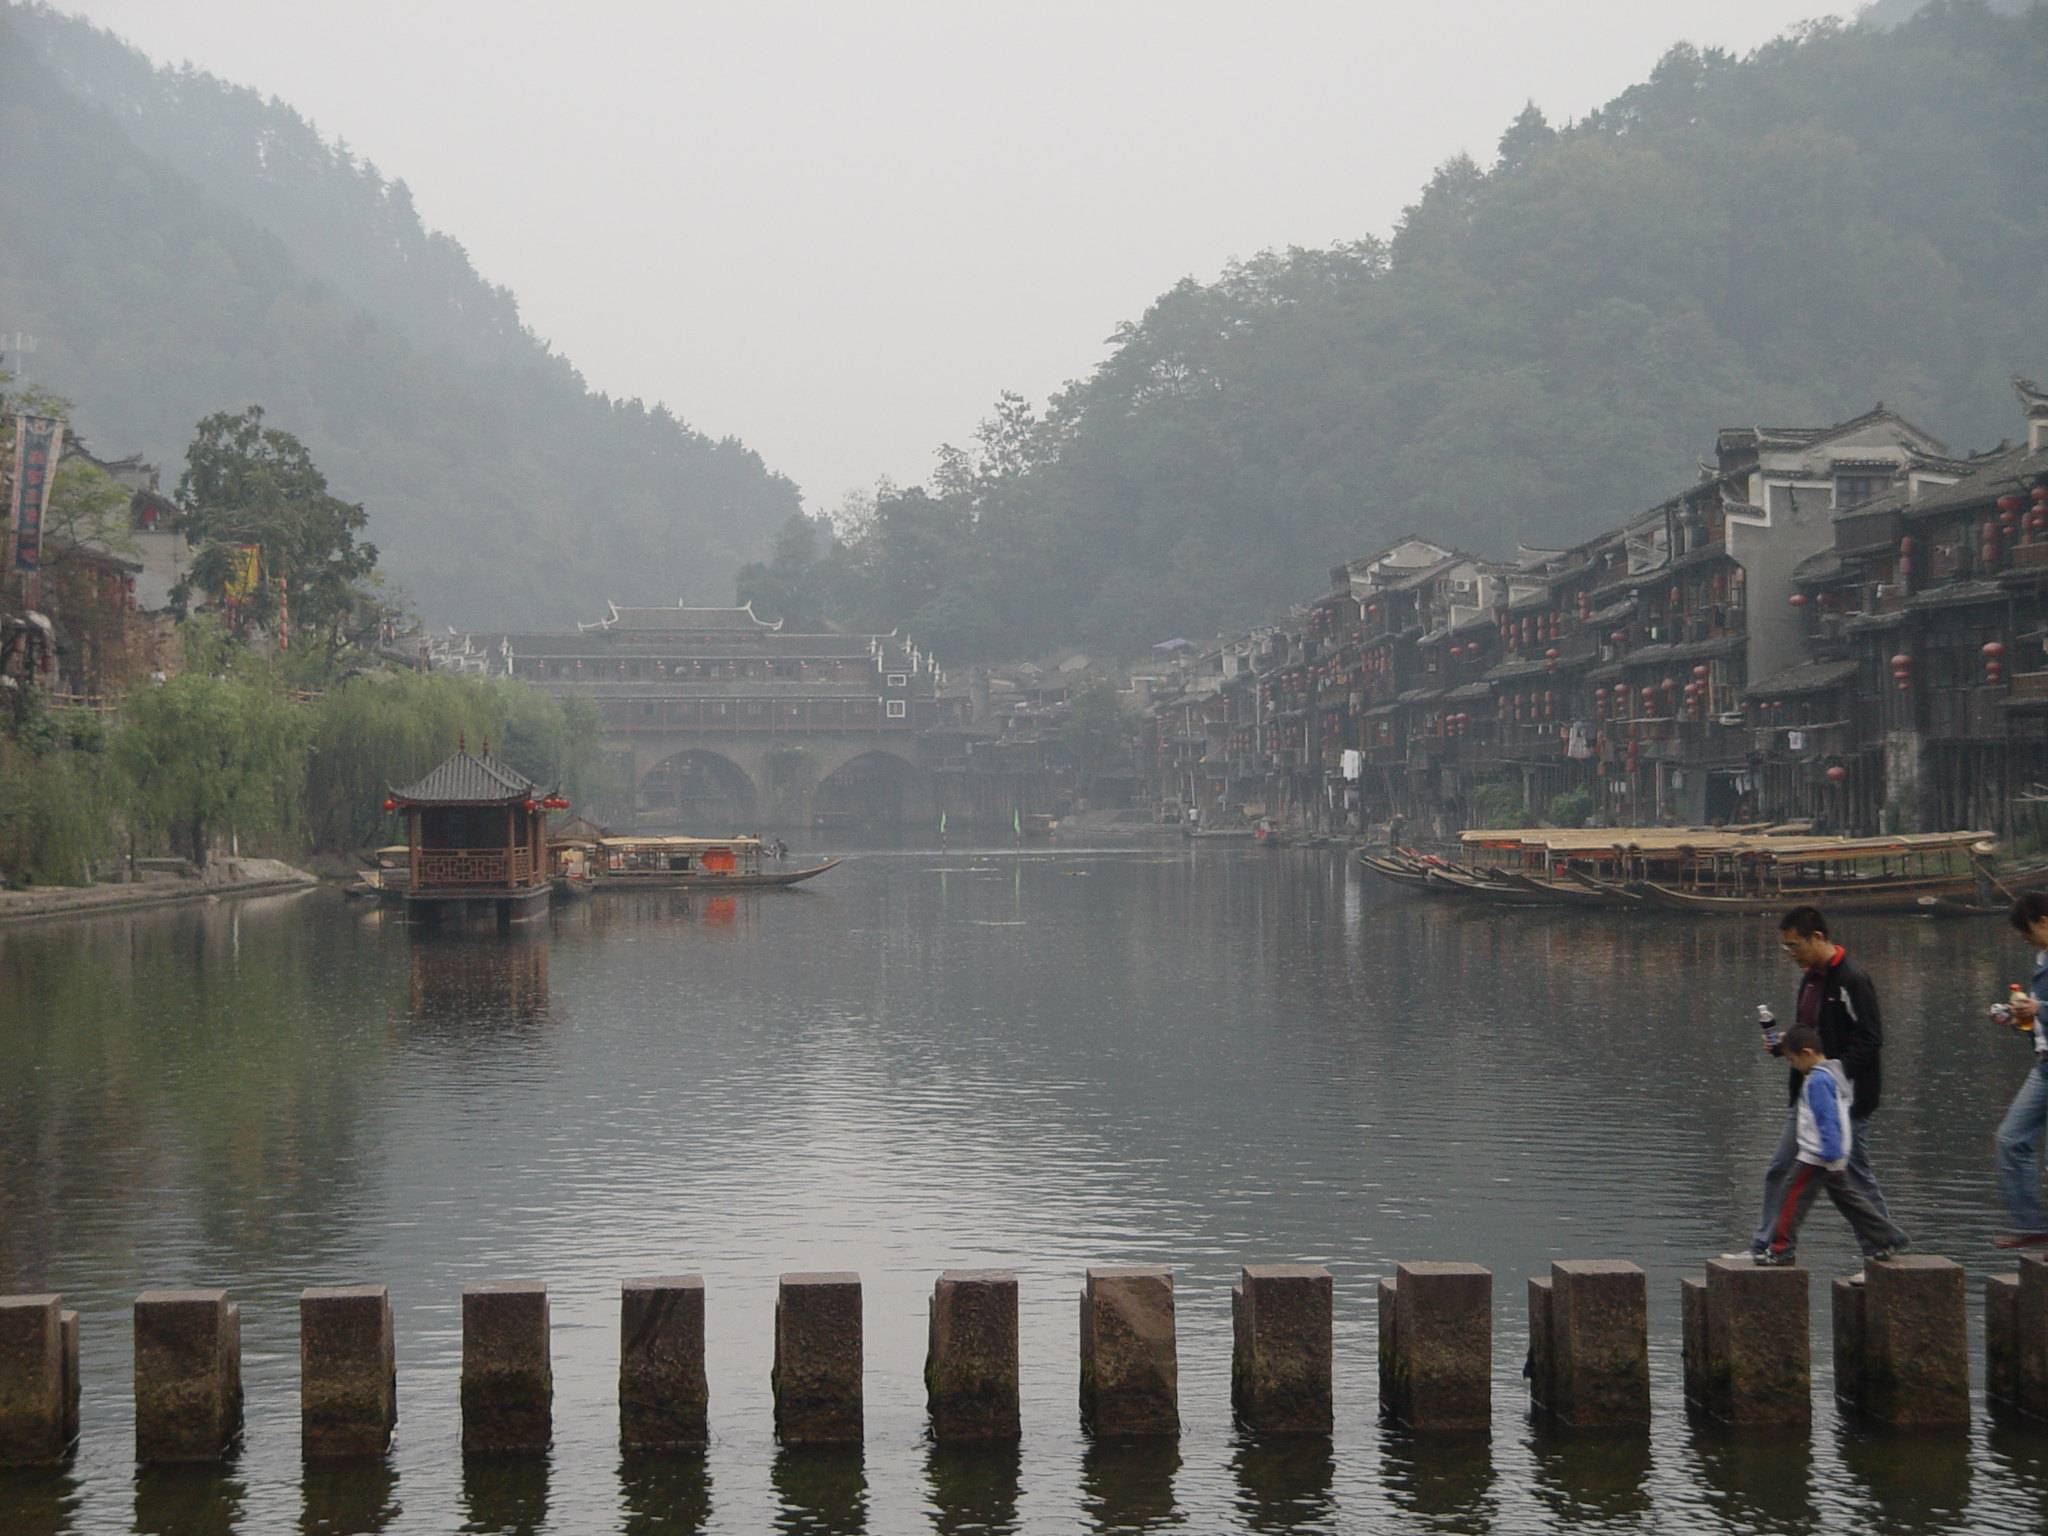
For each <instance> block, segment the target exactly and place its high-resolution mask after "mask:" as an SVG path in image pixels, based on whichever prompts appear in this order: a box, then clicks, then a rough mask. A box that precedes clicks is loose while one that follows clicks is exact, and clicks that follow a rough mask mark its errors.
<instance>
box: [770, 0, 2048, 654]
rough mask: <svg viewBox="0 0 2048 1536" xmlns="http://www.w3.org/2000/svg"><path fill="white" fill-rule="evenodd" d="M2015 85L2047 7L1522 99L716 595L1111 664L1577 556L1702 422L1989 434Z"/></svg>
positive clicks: (1830, 38) (951, 649) (1669, 483)
mask: <svg viewBox="0 0 2048 1536" xmlns="http://www.w3.org/2000/svg"><path fill="white" fill-rule="evenodd" d="M2044 83H2048V8H2044V7H2042V6H2040V5H2036V6H2034V7H2033V8H2032V9H2030V10H2028V11H2027V12H2026V13H2025V14H2022V15H2017V16H2007V15H2001V14H1997V13H1995V12H1993V11H1992V10H1990V9H1989V8H1987V7H1986V6H1985V5H1983V4H1981V3H1977V0H1971V3H1948V4H1936V5H1934V6H1932V7H1930V8H1929V9H1928V10H1926V11H1923V12H1922V13H1920V14H1919V15H1917V16H1915V17H1913V18H1912V19H1910V20H1907V21H1905V22H1903V23H1902V24H1898V25H1896V26H1892V27H1889V28H1880V27H1876V26H1854V27H1844V26H1841V25H1839V24H1832V23H1831V24H1825V25H1821V26H1818V27H1815V28H1810V29H1808V30H1806V31H1804V32H1803V33H1801V34H1800V35H1798V36H1797V37H1794V38H1790V39H1787V40H1784V41H1780V42H1777V43H1774V44H1772V45H1770V46H1767V47H1765V48H1763V49H1761V50H1759V51H1758V52H1757V53H1755V54H1754V55H1752V56H1750V57H1747V58H1741V59H1737V58H1732V57H1728V56H1726V55H1723V54H1718V53H1702V52H1699V51H1696V50H1694V49H1691V48H1686V47H1680V48H1677V49H1674V50H1673V51H1672V52H1671V53H1670V54H1668V55H1667V56H1666V57H1665V58H1664V60H1663V61H1662V62H1661V63H1660V64H1659V66H1658V67H1657V69H1656V70H1655V72H1654V73H1653V75H1652V76H1651V78H1650V79H1649V80H1647V81H1645V82H1644V83H1643V84H1641V85H1638V86H1635V87H1633V88H1632V89H1630V90H1628V91H1626V92H1624V93H1623V94H1622V95H1621V96H1619V97H1618V98H1616V99H1615V100H1614V101H1613V102H1612V103H1610V104H1609V105H1608V106H1606V107H1604V108H1603V109H1601V110H1600V111H1599V112H1597V113H1595V114H1593V115H1592V116H1590V117H1589V118H1587V119H1586V120H1584V121H1582V122H1578V123H1575V124H1570V125H1566V126H1563V127H1554V126H1552V125H1551V124H1549V123H1547V122H1545V121H1544V119H1543V117H1542V115H1541V114H1540V113H1539V112H1537V111H1536V110H1535V109H1534V108H1531V109H1530V110H1528V111H1526V112H1525V113H1523V114H1522V116H1521V117H1520V118H1519V119H1518V120H1517V121H1516V122H1514V123H1513V124H1512V125H1511V126H1509V127H1508V129H1507V131H1506V132H1505V133H1504V135H1503V136H1502V138H1501V140H1500V145H1499V149H1498V153H1497V156H1496V157H1495V158H1494V160H1493V163H1492V164H1490V165H1480V164H1478V163H1475V162H1474V161H1473V160H1471V159H1469V158H1459V159H1455V160H1453V161H1451V162H1450V163H1448V164H1446V165H1445V166H1443V167H1442V169H1441V170H1440V171H1439V172H1438V173H1437V175H1436V177H1435V178H1434V179H1433V180H1432V181H1431V183H1430V184H1429V186H1428V187H1427V188H1426V189H1425V190H1424V192H1423V194H1422V196H1421V198H1420V199H1419V200H1418V201H1417V202H1416V203H1415V205H1414V206H1413V207H1411V208H1409V209H1408V210H1407V211H1406V213H1405V214H1404V216H1403V217H1402V219H1401V221H1400V223H1399V225H1398V227H1397V228H1396V229H1395V231H1394V232H1393V234H1392V237H1391V238H1390V239H1387V240H1384V241H1382V240H1378V239H1365V240H1361V241H1359V242H1357V243H1355V244H1351V245H1346V246H1342V247H1338V248H1334V249H1330V250H1290V251H1286V252H1283V253H1276V254H1268V255H1265V256H1261V257H1259V258H1257V259H1256V260H1253V261H1249V262H1246V263H1244V264H1243V265H1242V266H1240V267H1237V268H1236V269H1234V270H1231V271H1229V272H1227V273H1226V274H1224V276H1223V277H1222V278H1221V279H1220V280H1219V281H1216V282H1213V283H1197V282H1194V281H1187V282H1183V283H1182V284H1180V285H1179V286H1177V287H1176V288H1174V289H1173V290H1172V291H1171V292H1169V293H1167V294H1165V295H1164V296H1162V297H1161V298H1160V299H1159V300H1158V301H1157V302H1156V303H1155V304H1153V306H1152V307H1151V308H1150V310H1148V311H1147V313H1146V314H1145V315H1144V316H1143V318H1142V319H1140V320H1138V321H1137V322H1136V323H1134V324H1130V325H1127V326H1125V327H1124V328H1123V329H1122V330H1121V331H1120V332H1119V334H1118V335H1117V336H1116V337H1115V338H1114V342H1113V347H1112V351H1111V353H1110V355H1109V357H1108V358H1107V360H1106V361H1104V362H1103V363H1102V365H1101V366H1100V367H1099V368H1097V369H1096V370H1095V372H1094V373H1093V374H1092V375H1091V376H1089V377H1088V378H1086V379H1084V380H1082V381H1081V382H1079V383H1076V384H1075V385H1073V386H1071V387H1069V388H1068V389H1067V390H1066V391H1065V392H1063V393H1062V394H1060V395H1059V396H1057V397H1056V398H1055V399H1054V400H1053V401H1052V402H1050V404H1049V405H1048V407H1047V408H1046V409H1045V411H1044V412H1043V414H1042V415H1036V416H1035V415H1033V414H1031V413H1030V412H1028V411H1027V410H1025V409H1024V408H1023V406H1022V403H1021V402H1017V401H1014V400H1006V401H1005V402H1004V403H1003V404H1002V405H1001V406H1000V407H999V409H998V411H997V413H996V417H995V419H994V421H992V423H991V424H990V426H989V428H988V429H987V430H986V432H985V435H984V438H985V440H984V441H983V443H982V444H981V445H980V446H979V447H978V448H977V449H975V450H973V451H971V452H969V453H967V454H963V455H954V456H952V457H951V458H950V459H949V460H948V461H947V463H946V465H945V467H944V469H943V470H942V472H941V474H940V475H939V476H938V477H937V478H936V479H935V481H934V483H933V484H931V485H930V486H928V487H923V488H919V489H917V490H914V491H911V492H908V493H903V492H895V491H887V492H885V494H883V495H882V496H881V497H880V498H879V500H878V502H877V503H876V505H875V506H874V507H873V508H872V509H871V510H870V512H869V513H868V515H866V516H865V517H863V518H861V519H859V520H858V521H857V523H856V524H855V526H854V527H853V528H852V529H851V530H850V533H849V536H848V537H847V538H846V539H845V540H844V542H842V543H841V544H840V545H839V546H838V547H837V548H835V549H832V550H831V551H829V552H828V553H826V554H824V555H823V556H822V557H818V558H813V557H812V556H811V555H809V554H807V553H806V551H805V548H804V540H803V538H802V537H800V536H799V534H800V533H801V530H793V531H792V532H791V535H790V536H789V537H786V538H785V539H784V540H783V545H782V552H781V554H780V555H779V557H778V558H777V559H776V560H775V561H774V562H773V563H772V564H768V565H764V566H761V567H758V568H755V569H753V570H751V571H749V572H747V573H745V574H744V575H743V580H742V590H743V591H752V592H755V593H758V594H759V595H760V596H761V597H762V599H763V601H762V604H761V606H762V607H764V608H768V609H772V610H774V611H783V610H784V609H787V610H788V611H790V612H792V613H797V614H808V615H811V616H817V617H836V618H840V619H843V620H850V621H852V622H855V623H861V624H877V625H881V626H883V627H887V626H890V625H894V624H903V625H905V626H906V627H907V628H908V629H909V630H910V631H911V633H912V634H914V635H915V636H916V637H917V639H918V640H919V641H920V643H922V644H925V645H927V646H929V647H931V648H932V649H933V650H934V651H935V653H936V654H937V655H938V656H939V657H940V658H941V660H959V659H963V658H966V657H970V656H974V655H989V656H995V655H1018V654H1032V653H1035V652H1037V651H1040V650H1042V649H1044V648H1047V647H1049V646H1052V645H1054V644H1057V643H1064V642H1076V641H1078V642H1080V643H1083V644H1087V645H1091V646H1098V647H1108V648H1115V649H1120V650H1122V651H1124V652H1125V653H1127V654H1129V653H1135V652H1138V651H1140V650H1142V649H1143V648H1145V647H1146V646H1148V645H1150V644H1152V643H1154V642H1158V641H1161V640H1164V639H1166V638H1168V637H1170V636H1179V635H1191V636H1200V635H1206V634H1212V633H1215V632H1216V631H1217V630H1218V629H1219V627H1222V626H1226V625H1238V624H1245V623H1250V622H1255V621H1256V620H1258V619H1259V618H1261V617H1264V616H1267V615H1270V614H1273V613H1275V612H1277V611H1282V610H1284V608H1285V607H1286V605H1287V604H1288V603H1290V602H1293V601H1298V600H1300V599H1302V598H1304V597H1306V596H1308V595H1310V594H1312V593H1314V592H1316V591H1318V590H1320V584H1321V583H1322V582H1323V581H1324V580H1325V578H1326V573H1327V571H1328V569H1329V567H1330V566H1331V564H1332V563H1334V562H1335V561H1337V560H1339V559H1342V558H1345V557H1348V556H1353V555H1359V554H1364V553H1367V552H1369V551H1370V550H1371V549H1373V548H1374V547H1375V546H1376V545H1379V544H1381V543H1383V542H1385V541H1387V540H1389V539H1391V538H1393V537H1395V536H1398V535H1399V534H1401V533H1404V532H1406V531H1409V530H1420V531H1423V532H1426V533H1428V534H1429V535H1430V536H1431V537H1434V538H1439V539H1449V540H1452V541H1455V542H1457V543H1460V544H1463V545H1466V546H1468V547H1470V548H1472V549H1473V550H1475V551H1477V552H1481V553H1494V554H1506V553H1510V552H1512V550H1513V548H1514V546H1515V544H1516V542H1517V541H1518V540H1526V541H1528V542H1531V543H1560V544H1561V543H1566V542H1570V541H1573V540H1576V539H1578V538H1582V537H1587V536H1590V535H1591V534H1593V533H1595V532H1596V531H1598V530H1600V529H1603V528H1606V527H1610V526H1613V525H1614V524H1616V523H1618V522H1620V521H1622V520H1623V519H1625V518H1626V517H1627V516H1629V515H1631V514H1632V513H1634V512H1636V511H1639V510H1641V509H1643V508H1645V507H1647V506H1649V505H1652V504H1654V503H1655V502H1656V501H1657V500H1660V499H1661V498H1662V497H1664V496H1665V495H1668V494H1670V493H1671V492H1672V491H1674V490H1676V489H1678V488H1679V487H1681V486H1682V485H1683V484H1685V483H1686V482H1687V481H1688V480H1689V479H1690V477H1691V475H1692V473H1693V466H1694V464H1695V462H1696V460H1697V459H1698V457H1699V456H1700V455H1702V454H1705V453H1708V452H1710V451H1711V449H1712V445H1713V441H1714V433H1715V431H1716V430H1717V429H1718V428H1720V427H1722V426H1736V425H1756V424H1777V423H1809V422H1811V423H1824V422H1828V421H1833V420H1839V419H1841V418H1844V417H1846V416H1849V415H1852V414H1855V413H1857V412H1859V411H1862V410H1866V409H1868V408H1869V407H1870V406H1871V404H1872V403H1873V402H1874V401H1877V400H1882V401H1884V402H1885V403H1886V404H1888V405H1891V406H1893V407H1895V408H1897V409H1900V410H1902V411H1903V412H1905V413H1906V414H1907V415H1908V416H1909V417H1911V418H1912V419H1913V420H1915V421H1916V422H1919V423H1921V424H1923V425H1924V426H1925V427H1927V428H1928V429H1929V430H1931V431H1934V432H1936V433H1939V434H1942V435H1944V436H1946V437H1948V438H1949V439H1950V441H1951V443H1952V444H1953V445H1954V446H1956V447H1958V448H1968V447H1972V446H1984V445H1987V444H1988V443H1990V442H1993V441H1995V440H1997V439H1998V438H1999V437H2001V436H2002V435H2004V434H2005V433H2006V432H2007V431H2008V430H2009V429H2010V426H2011V423H2012V421H2013V419H2014V418H2013V406H2012V397H2011V394H2010V392H2009V389H2008V386H2007V378H2008V376H2009V375H2010V374H2012V373H2014V372H2027V373H2032V374H2035V375H2040V374H2041V373H2043V371H2044V370H2048V90H2044V89H2043V86H2044ZM1531 85H1532V87H1535V88H1537V89H1540V88H1541V82H1540V81H1532V82H1531ZM1370 152H1371V150H1370V146H1365V145H1362V146H1360V153H1361V154H1367V153H1370Z"/></svg>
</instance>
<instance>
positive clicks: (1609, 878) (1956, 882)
mask: <svg viewBox="0 0 2048 1536" xmlns="http://www.w3.org/2000/svg"><path fill="white" fill-rule="evenodd" d="M1997 853H1998V848H1997V844H1996V843H1995V842H1993V841H1992V839H1991V838H1990V836H1989V835H1988V834H1986V833H1983V832H1936V833H1915V834H1910V835H1900V836H1895V837H1816V836H1814V835H1813V834H1812V831H1811V829H1810V827H1807V826H1804V825H1799V824H1793V825H1787V826H1778V827H1745V828H1741V829H1729V828H1700V827H1600V828H1570V827H1535V828H1523V829H1516V830H1511V831H1473V832H1466V833H1464V834H1462V836H1461V838H1460V846H1459V847H1458V849H1457V850H1456V852H1455V853H1454V854H1452V855H1450V856H1446V855H1442V854H1432V853H1424V852H1418V851H1416V850H1414V849H1407V848H1389V849H1383V850H1373V851H1366V852H1361V853H1360V854H1359V855H1358V859H1359V862H1360V863H1361V864H1363V865H1364V866H1365V867H1366V868H1367V869H1369V870H1371V871H1373V872H1374V873H1375V874H1377V875H1380V876H1382V877H1384V878H1385V879H1387V880H1390V881H1392V882H1393V883H1395V884H1396V885H1403V886H1408V887H1411V888H1413V889H1416V890H1424V891H1429V892H1432V893H1434V894H1438V895H1443V896H1448V897H1453V898H1459V897H1462V898H1465V899H1469V900H1472V901H1478V902H1485V903H1490V904H1493V905H1498V906H1522V907H1603V908H1610V909H1614V910H1635V911H1644V910H1648V911H1664V910H1670V911H1680V912H1732V913H1772V912H1782V911H1784V910H1785V908H1787V907H1790V906H1796V905H1800V904H1803V903H1810V904H1813V905H1816V906H1822V907H1826V908H1828V909H1829V910H1831V911H1844V912H1865V913H1919V914H1934V915H1952V916H1963V915H1968V914H1976V913H1993V912H2003V911H2005V910H2006V909H2007V908H2008V907H2009V906H2010V905H2011V903H2012V898H2013V895H2014V894H2015V893H2016V892H2018V891H2020V890H2023V889H2027V888H2029V887H2031V886H2033V885H2035V884H2037V883H2039V882H2041V881H2043V880H2044V879H2048V867H2044V866H2030V867H2023V868H2004V869H2001V868H1999V867H1998V865H1997V863H1996V859H1997Z"/></svg>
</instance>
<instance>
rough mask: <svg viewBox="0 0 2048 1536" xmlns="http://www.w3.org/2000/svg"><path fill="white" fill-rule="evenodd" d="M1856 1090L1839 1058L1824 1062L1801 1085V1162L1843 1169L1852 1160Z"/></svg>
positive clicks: (1807, 1075) (1808, 1074)
mask: <svg viewBox="0 0 2048 1536" xmlns="http://www.w3.org/2000/svg"><path fill="white" fill-rule="evenodd" d="M1855 1097H1856V1090H1855V1089H1854V1088H1852V1087H1851V1086H1850V1085H1849V1074H1848V1073H1847V1072H1845V1071H1843V1070H1842V1064H1841V1063H1840V1062H1839V1061H1823V1062H1822V1063H1821V1064H1820V1065H1819V1066H1817V1067H1815V1068H1814V1069H1813V1070H1812V1071H1811V1072H1809V1073H1807V1074H1806V1081H1805V1082H1804V1083H1802V1084H1801V1085H1800V1088H1799V1161H1800V1162H1802V1163H1814V1164H1817V1165H1818V1166H1820V1167H1822V1168H1840V1167H1842V1166H1843V1165H1844V1164H1845V1163H1847V1162H1848V1161H1849V1148H1850V1146H1851V1145H1852V1144H1853V1141H1852V1138H1853V1137H1854V1136H1855V1134H1856V1133H1855V1131H1854V1130H1852V1129H1851V1128H1850V1124H1849V1106H1850V1104H1851V1103H1852V1102H1854V1100H1855Z"/></svg>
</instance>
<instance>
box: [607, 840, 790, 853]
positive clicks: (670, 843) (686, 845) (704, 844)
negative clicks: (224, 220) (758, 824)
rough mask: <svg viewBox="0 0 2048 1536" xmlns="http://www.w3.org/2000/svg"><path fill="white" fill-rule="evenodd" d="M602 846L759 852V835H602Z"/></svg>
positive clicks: (658, 850) (664, 850)
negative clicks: (721, 849) (723, 849)
mask: <svg viewBox="0 0 2048 1536" xmlns="http://www.w3.org/2000/svg"><path fill="white" fill-rule="evenodd" d="M597 845H598V847H600V848H606V849H611V850H613V851H616V852H621V853H623V852H625V851H627V850H628V849H634V848H644V849H646V850H647V851H648V852H649V853H694V852H696V851H697V850H698V849H700V848H730V849H733V850H734V851H735V852H739V853H746V852H750V851H751V852H759V851H760V848H761V839H759V838H758V837H600V838H599V839H597Z"/></svg>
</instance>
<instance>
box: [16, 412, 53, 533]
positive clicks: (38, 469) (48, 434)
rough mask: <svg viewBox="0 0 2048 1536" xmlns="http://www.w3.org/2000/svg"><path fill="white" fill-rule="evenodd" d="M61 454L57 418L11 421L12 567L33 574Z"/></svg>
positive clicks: (19, 417) (29, 418)
mask: <svg viewBox="0 0 2048 1536" xmlns="http://www.w3.org/2000/svg"><path fill="white" fill-rule="evenodd" d="M63 451H64V422H63V420H62V419H61V418H60V417H56V416H16V417H15V418H14V505H13V509H12V510H13V513H14V565H15V569H17V570H22V571H33V570H35V569H36V568H37V567H38V566H40V565H41V564H42V563H43V514H44V513H45V512H47V511H48V510H49V506H50V482H51V481H53V480H55V479H56V478H57V458H58V456H59V455H60V454H61V453H62V452H63Z"/></svg>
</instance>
